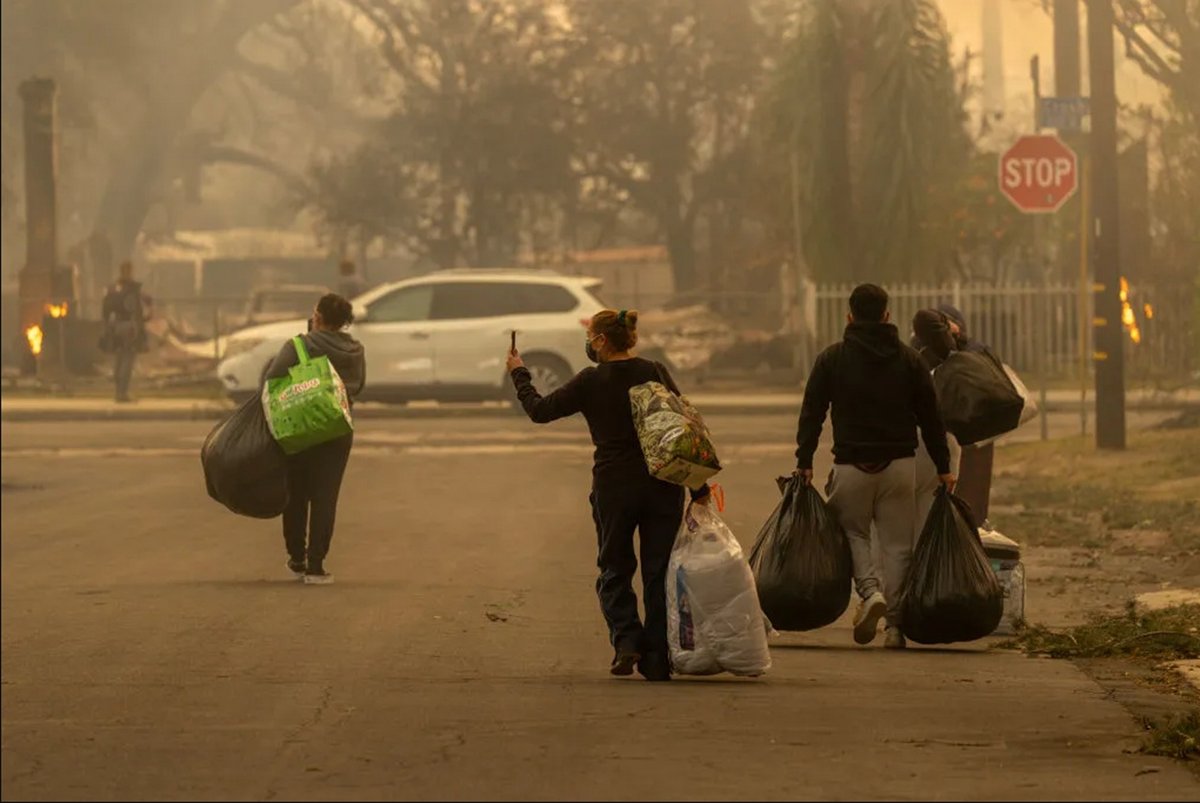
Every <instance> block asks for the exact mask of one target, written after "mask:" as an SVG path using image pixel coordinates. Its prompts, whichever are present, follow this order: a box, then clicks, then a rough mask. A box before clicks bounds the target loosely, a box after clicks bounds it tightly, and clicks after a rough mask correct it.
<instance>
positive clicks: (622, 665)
mask: <svg viewBox="0 0 1200 803" xmlns="http://www.w3.org/2000/svg"><path fill="white" fill-rule="evenodd" d="M641 659H642V656H641V655H639V654H638V653H636V652H632V651H629V650H617V654H616V655H614V656H613V659H612V665H611V666H610V667H609V668H608V671H609V672H611V673H612V674H614V675H632V674H633V667H634V664H636V663H637V662H638V661H640V660H641Z"/></svg>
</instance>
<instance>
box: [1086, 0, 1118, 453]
mask: <svg viewBox="0 0 1200 803" xmlns="http://www.w3.org/2000/svg"><path fill="white" fill-rule="evenodd" d="M1113 26H1114V19H1113V5H1112V0H1088V56H1089V62H1090V64H1089V75H1090V76H1091V97H1092V101H1091V114H1092V147H1091V163H1092V164H1091V179H1092V193H1091V198H1092V232H1091V234H1092V243H1093V248H1092V253H1093V254H1094V255H1095V258H1094V264H1095V283H1094V285H1093V292H1094V298H1095V310H1096V312H1095V316H1096V317H1095V320H1094V321H1093V327H1094V332H1095V353H1094V355H1093V358H1094V359H1095V362H1096V446H1097V447H1099V448H1101V449H1124V448H1125V359H1124V354H1125V339H1124V328H1123V326H1122V324H1121V299H1120V289H1121V288H1120V284H1121V264H1120V261H1121V250H1120V208H1119V206H1118V180H1117V93H1116V76H1115V73H1114V63H1113Z"/></svg>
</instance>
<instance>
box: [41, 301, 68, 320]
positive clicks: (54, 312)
mask: <svg viewBox="0 0 1200 803" xmlns="http://www.w3.org/2000/svg"><path fill="white" fill-rule="evenodd" d="M68 308H69V306H68V304H67V302H66V301H64V302H63V303H61V304H47V305H46V313H47V314H48V315H49V316H50V317H51V318H65V317H67V310H68Z"/></svg>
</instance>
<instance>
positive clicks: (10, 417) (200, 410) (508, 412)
mask: <svg viewBox="0 0 1200 803" xmlns="http://www.w3.org/2000/svg"><path fill="white" fill-rule="evenodd" d="M693 401H694V402H695V403H696V406H697V407H699V408H700V409H701V410H702V411H703V412H705V413H707V414H708V415H740V416H753V415H776V416H778V415H798V414H799V412H800V405H799V403H796V402H792V401H788V402H786V403H785V402H774V401H771V402H765V403H760V404H754V403H740V404H728V403H725V404H722V403H713V404H705V403H704V401H703V398H700V399H699V400H696V399H693ZM233 409H234V408H233V407H223V406H222V407H218V406H203V405H196V406H193V407H190V408H165V409H164V408H142V409H139V408H137V407H129V408H124V407H119V408H118V407H112V408H110V407H102V408H95V409H86V408H85V409H74V410H73V409H64V408H58V409H55V408H50V409H42V410H39V409H29V408H25V409H11V408H10V409H3V410H0V420H3V421H11V422H37V421H45V422H55V421H57V422H68V421H75V422H82V421H217V420H220V419H221V418H224V417H225V416H226V415H228V414H229V413H230V412H232V411H233ZM1094 409H1095V408H1094V405H1092V404H1089V405H1088V411H1089V414H1092V413H1094ZM1125 409H1126V410H1128V411H1131V412H1174V411H1180V412H1183V411H1186V410H1192V409H1197V410H1200V404H1198V403H1196V402H1185V401H1169V400H1167V401H1153V400H1147V401H1139V402H1130V403H1129V404H1127V405H1126V408H1125ZM1045 410H1046V412H1049V413H1076V412H1078V411H1079V404H1078V403H1075V404H1071V403H1061V402H1060V403H1048V404H1047V405H1046V407H1045ZM354 415H355V417H356V418H361V419H369V420H401V419H436V418H497V417H508V416H514V415H518V412H517V411H516V410H515V409H514V408H512V407H503V406H497V405H486V406H485V405H467V404H464V405H461V406H451V405H443V406H436V407H435V406H428V407H427V406H404V405H393V406H386V405H380V406H374V405H372V406H369V407H365V406H364V407H359V408H357V409H356V410H355V411H354Z"/></svg>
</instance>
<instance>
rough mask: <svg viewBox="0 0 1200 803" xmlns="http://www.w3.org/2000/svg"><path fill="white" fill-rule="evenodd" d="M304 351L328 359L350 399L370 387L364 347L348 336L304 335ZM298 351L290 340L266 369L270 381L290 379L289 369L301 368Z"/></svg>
mask: <svg viewBox="0 0 1200 803" xmlns="http://www.w3.org/2000/svg"><path fill="white" fill-rule="evenodd" d="M302 337H303V338H304V348H305V349H306V350H307V351H308V356H309V357H310V358H312V357H328V358H329V362H331V363H333V367H334V368H335V369H336V370H337V372H338V376H340V377H341V378H342V383H343V384H344V385H345V386H346V393H347V395H349V396H350V398H351V399H354V397H355V396H357V395H358V394H360V393H362V389H363V386H364V385H366V383H367V361H366V357H365V356H364V353H363V347H362V343H359V342H358V341H357V340H355V339H354V338H353V337H351V336H350V335H349V334H347V333H346V332H330V331H326V330H323V329H318V330H316V331H313V332H309V333H308V334H306V335H302ZM299 362H300V358H299V357H298V356H297V355H296V347H295V346H294V345H293V344H292V341H291V338H288V341H287V342H286V343H284V344H283V347H282V348H281V349H279V354H278V355H277V356H276V357H275V360H274V361H273V362H272V363H271V367H270V368H268V369H267V377H266V378H267V379H278V378H280V377H284V376H287V375H288V369H289V368H291V367H292V366H294V365H297V364H299Z"/></svg>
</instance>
